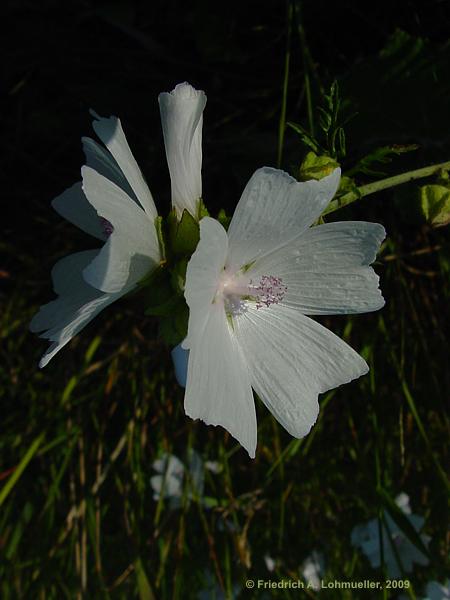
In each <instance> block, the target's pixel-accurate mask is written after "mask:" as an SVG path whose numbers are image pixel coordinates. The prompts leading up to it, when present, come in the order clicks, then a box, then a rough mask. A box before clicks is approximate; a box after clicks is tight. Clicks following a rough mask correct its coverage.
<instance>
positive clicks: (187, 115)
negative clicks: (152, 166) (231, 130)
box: [158, 83, 206, 217]
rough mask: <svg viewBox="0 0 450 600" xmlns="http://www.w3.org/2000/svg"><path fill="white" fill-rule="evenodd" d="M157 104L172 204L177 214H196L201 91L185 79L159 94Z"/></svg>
mask: <svg viewBox="0 0 450 600" xmlns="http://www.w3.org/2000/svg"><path fill="white" fill-rule="evenodd" d="M158 101H159V108H160V111H161V122H162V128H163V134H164V144H165V147H166V156H167V163H168V165H169V172H170V180H171V184H172V205H173V206H174V207H175V208H176V210H177V214H178V215H179V216H180V215H181V214H182V212H183V210H184V209H187V210H188V211H189V212H190V213H191V215H192V216H194V217H195V216H197V205H198V200H199V199H200V198H201V197H202V173H201V171H202V127H203V110H204V108H205V105H206V96H205V93H204V92H202V91H199V90H195V89H194V88H193V87H192V86H191V85H189V84H188V83H179V84H178V85H177V86H176V87H175V89H174V90H172V92H170V93H167V92H164V93H162V94H160V95H159V97H158Z"/></svg>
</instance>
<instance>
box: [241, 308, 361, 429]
mask: <svg viewBox="0 0 450 600" xmlns="http://www.w3.org/2000/svg"><path fill="white" fill-rule="evenodd" d="M234 323H235V330H236V335H237V338H238V340H239V344H240V345H241V347H242V350H243V353H244V356H245V357H246V360H247V364H248V369H249V373H250V377H251V383H252V387H253V389H254V390H255V391H256V393H257V394H258V395H259V397H260V398H261V400H262V401H263V402H264V403H265V404H266V406H267V408H268V409H269V410H270V411H271V412H272V413H273V415H274V416H275V417H276V418H277V419H278V421H279V422H280V423H281V424H282V425H283V427H285V428H286V429H287V431H288V432H289V433H290V434H291V435H293V436H294V437H299V438H300V437H303V436H305V435H306V434H307V433H308V432H309V430H310V429H311V427H312V426H313V425H314V423H315V421H316V418H317V415H318V412H319V405H318V402H317V396H318V394H321V393H323V392H326V391H327V390H329V389H331V388H335V387H337V386H339V385H341V384H343V383H347V382H349V381H351V380H352V379H355V378H356V377H360V376H361V375H364V374H365V373H367V371H368V367H367V364H366V363H365V361H364V360H363V359H362V358H361V357H360V356H359V354H357V353H356V352H355V351H354V350H353V349H352V348H350V346H348V345H347V344H346V343H345V342H343V341H342V340H341V339H340V338H338V337H337V336H335V335H334V334H333V333H331V331H329V330H328V329H326V328H325V327H322V325H319V323H316V322H315V321H313V320H312V319H309V318H308V317H305V316H303V315H302V314H300V313H299V312H298V311H295V310H293V309H291V308H288V307H285V306H282V305H281V304H278V305H276V306H271V307H269V308H261V309H260V310H257V309H256V308H253V307H250V308H249V309H248V311H247V312H245V313H244V314H242V315H240V316H239V317H238V318H236V319H235V320H234Z"/></svg>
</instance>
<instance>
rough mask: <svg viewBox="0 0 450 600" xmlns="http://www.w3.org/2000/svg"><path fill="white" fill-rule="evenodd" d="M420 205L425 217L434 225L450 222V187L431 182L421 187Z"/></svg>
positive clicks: (440, 225)
mask: <svg viewBox="0 0 450 600" xmlns="http://www.w3.org/2000/svg"><path fill="white" fill-rule="evenodd" d="M419 194H420V205H421V208H422V213H423V215H424V217H425V219H426V220H427V221H428V222H429V223H431V225H433V226H434V227H442V226H443V225H448V224H449V223H450V189H449V188H448V187H447V186H444V185H437V184H430V185H423V186H422V187H421V188H419Z"/></svg>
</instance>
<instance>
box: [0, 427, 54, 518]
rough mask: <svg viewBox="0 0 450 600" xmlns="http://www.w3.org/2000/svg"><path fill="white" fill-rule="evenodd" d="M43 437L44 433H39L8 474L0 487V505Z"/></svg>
mask: <svg viewBox="0 0 450 600" xmlns="http://www.w3.org/2000/svg"><path fill="white" fill-rule="evenodd" d="M44 437H45V433H41V434H40V435H39V436H38V437H37V438H35V439H34V440H33V442H32V444H31V446H30V447H29V448H28V450H27V451H26V452H25V454H24V455H23V457H22V460H21V461H20V463H19V464H18V465H17V467H16V468H15V469H14V471H13V472H12V474H11V475H10V476H9V479H7V481H6V483H5V485H4V486H3V487H2V489H1V491H0V506H1V505H2V504H3V502H4V501H5V500H6V498H7V497H8V496H9V494H10V493H11V491H12V489H13V487H14V486H15V485H16V483H17V482H18V481H19V479H20V477H21V475H22V473H23V472H24V471H25V469H26V468H27V466H28V464H29V462H30V461H31V459H32V458H33V456H34V455H35V454H36V452H37V451H38V449H39V446H40V445H41V443H42V442H43V440H44Z"/></svg>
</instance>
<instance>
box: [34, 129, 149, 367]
mask: <svg viewBox="0 0 450 600" xmlns="http://www.w3.org/2000/svg"><path fill="white" fill-rule="evenodd" d="M93 127H94V130H95V132H96V133H97V135H98V136H99V138H100V139H101V141H102V142H103V143H104V144H105V146H106V149H105V148H103V147H102V146H100V145H99V144H97V142H95V141H94V140H92V139H90V138H83V146H84V152H85V154H86V166H84V167H83V168H82V176H83V182H82V183H81V182H79V183H76V184H75V185H73V186H72V187H71V188H69V189H68V190H66V191H65V192H64V193H63V194H61V195H60V196H58V197H57V198H55V200H53V203H52V205H53V207H54V208H55V210H56V211H57V212H58V213H59V214H60V215H62V216H63V217H64V218H66V219H67V220H68V221H70V222H71V223H73V224H75V225H77V227H79V228H80V229H82V230H83V231H85V232H87V233H89V234H91V235H93V236H94V237H96V238H98V239H100V240H101V241H103V242H105V244H104V246H103V248H101V249H100V250H98V249H97V250H86V251H84V252H77V253H76V254H71V255H70V256H66V257H65V258H63V259H61V260H60V261H59V262H58V263H56V265H55V266H54V268H53V270H52V279H53V286H54V290H55V292H56V294H57V295H58V298H57V299H56V300H53V301H52V302H49V303H48V304H46V305H44V306H41V308H40V310H39V312H38V313H37V314H36V315H35V316H34V318H33V319H32V321H31V323H30V330H31V331H33V332H43V333H41V334H40V337H43V338H46V339H48V340H50V341H51V342H52V344H51V345H50V347H49V348H48V350H47V352H46V353H45V354H44V356H43V357H42V359H41V361H40V363H39V366H40V367H44V366H45V365H46V364H47V363H48V362H49V361H50V359H51V358H53V356H54V355H55V354H56V353H57V352H58V351H59V350H60V349H61V348H62V347H63V346H65V345H66V344H67V343H68V342H69V341H70V340H71V339H72V337H74V336H75V335H76V334H77V333H78V332H79V331H81V330H82V329H83V328H84V327H85V326H86V325H87V324H88V323H89V322H90V321H91V320H92V319H93V318H94V317H95V316H96V315H98V313H99V312H100V311H101V310H103V309H104V308H105V307H106V306H108V305H109V304H111V303H112V302H114V301H115V300H117V299H118V298H120V297H121V296H123V295H124V294H127V293H128V292H129V291H131V290H132V289H133V288H135V287H136V285H137V284H138V282H139V281H140V280H141V279H143V278H144V277H145V276H147V275H148V274H149V273H150V272H151V271H152V270H153V269H154V268H155V267H156V266H157V265H158V263H159V261H160V250H159V244H158V238H157V233H156V229H155V224H154V221H155V218H156V216H157V212H156V207H155V203H154V201H153V198H152V195H151V193H150V190H149V189H148V187H147V184H146V183H145V181H144V178H143V176H142V174H141V171H140V170H139V167H138V165H137V163H136V161H135V159H134V157H133V155H132V153H131V150H130V148H129V146H128V143H127V140H126V138H125V135H124V132H123V130H122V126H121V124H120V120H119V119H117V118H116V117H110V118H109V119H102V118H100V117H98V120H96V121H94V123H93Z"/></svg>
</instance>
